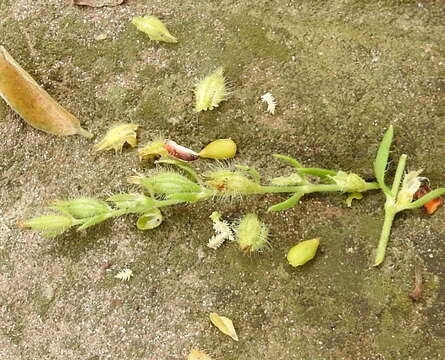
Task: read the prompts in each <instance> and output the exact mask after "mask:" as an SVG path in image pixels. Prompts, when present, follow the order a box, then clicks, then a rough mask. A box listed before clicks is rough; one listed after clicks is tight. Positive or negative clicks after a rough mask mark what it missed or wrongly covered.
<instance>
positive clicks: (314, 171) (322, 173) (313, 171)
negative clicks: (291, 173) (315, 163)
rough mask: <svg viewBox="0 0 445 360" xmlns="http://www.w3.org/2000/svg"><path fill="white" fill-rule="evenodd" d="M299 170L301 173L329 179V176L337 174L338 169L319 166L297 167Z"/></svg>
mask: <svg viewBox="0 0 445 360" xmlns="http://www.w3.org/2000/svg"><path fill="white" fill-rule="evenodd" d="M297 171H298V172H299V173H300V174H306V175H313V176H316V177H319V178H320V179H323V180H325V179H329V176H336V175H337V171H333V170H327V169H318V168H297Z"/></svg>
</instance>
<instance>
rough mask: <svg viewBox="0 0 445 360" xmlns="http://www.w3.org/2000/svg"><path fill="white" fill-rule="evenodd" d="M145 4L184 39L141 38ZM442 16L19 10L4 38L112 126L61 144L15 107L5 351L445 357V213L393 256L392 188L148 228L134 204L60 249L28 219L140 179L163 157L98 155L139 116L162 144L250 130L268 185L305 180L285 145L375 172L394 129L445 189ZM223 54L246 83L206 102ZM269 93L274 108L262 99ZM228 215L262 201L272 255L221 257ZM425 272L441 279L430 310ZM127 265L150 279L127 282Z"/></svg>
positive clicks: (93, 121) (211, 205)
mask: <svg viewBox="0 0 445 360" xmlns="http://www.w3.org/2000/svg"><path fill="white" fill-rule="evenodd" d="M145 14H153V15H156V16H158V17H159V18H161V19H163V20H164V21H165V23H166V24H167V25H168V27H169V29H170V31H171V32H172V33H173V34H174V35H176V36H177V37H178V38H179V42H178V43H177V44H165V43H156V42H152V41H150V40H149V39H148V37H147V36H146V35H145V34H143V33H142V32H139V31H138V30H136V29H135V28H134V27H133V26H132V25H131V24H130V21H131V19H132V18H133V17H134V16H140V15H145ZM444 14H445V3H444V2H442V1H409V0H399V1H390V0H386V1H372V2H371V1H369V2H367V1H359V0H356V1H353V0H344V1H332V2H325V1H308V0H306V1H304V0H300V1H285V0H276V1H270V0H256V1H234V0H221V1H211V0H204V1H194V0H182V1H177V0H150V1H148V0H128V1H127V2H126V4H124V5H120V6H117V7H104V8H98V9H95V8H87V7H79V6H75V5H72V4H69V2H67V1H63V0H50V1H46V0H45V1H44V0H0V44H2V45H3V46H5V47H6V48H7V49H8V50H9V52H10V53H11V55H12V56H13V57H14V58H15V59H16V60H17V61H18V62H19V63H20V64H21V65H22V66H23V68H25V69H26V70H27V71H28V72H29V73H30V74H31V75H32V76H33V77H34V78H35V79H36V80H37V82H38V83H39V84H41V85H42V86H43V87H44V88H45V89H46V90H47V91H48V92H49V93H50V94H51V95H52V96H53V97H54V98H55V99H57V100H58V101H59V102H60V103H61V104H62V105H64V106H65V107H66V108H67V109H69V110H70V111H71V112H73V113H74V114H75V115H76V116H77V117H78V118H79V119H80V120H81V122H82V124H83V126H84V127H85V128H86V129H88V130H89V131H91V132H93V133H94V134H96V139H95V140H93V141H92V140H88V139H84V138H81V137H78V136H70V137H56V136H52V135H48V134H45V133H43V132H41V131H38V130H35V129H33V128H31V127H30V126H29V125H27V124H26V123H25V122H24V121H23V120H22V119H20V117H19V116H18V115H16V114H15V113H14V112H13V111H12V110H10V109H9V107H8V106H7V105H6V103H5V102H3V101H0V138H1V141H0V185H1V186H0V294H1V296H0V319H1V320H0V358H1V359H2V360H3V359H4V360H16V359H17V360H19V359H20V360H22V359H32V360H34V359H65V360H71V359H89V360H102V359H120V360H124V359H125V360H127V359H128V360H130V359H131V360H133V359H144V360H147V359H156V360H161V359H162V360H165V359H172V360H173V359H185V358H186V356H187V354H188V353H189V352H190V350H191V349H192V348H197V349H200V350H202V351H206V352H208V353H209V354H210V355H212V358H214V359H225V360H251V359H257V360H262V359H286V360H287V359H354V360H365V359H369V360H371V359H372V360H377V359H385V360H392V359H413V360H419V359H425V360H426V359H430V360H436V359H443V358H445V351H444V347H443V344H444V332H445V329H444V324H443V319H444V317H445V296H444V295H445V294H444V289H443V276H444V267H443V263H444V260H445V247H444V242H445V227H444V226H443V224H444V219H445V209H444V208H442V209H440V210H439V211H438V212H437V213H436V214H434V215H433V216H428V215H426V214H425V213H424V212H423V211H422V210H420V209H419V210H415V211H410V212H405V213H402V214H400V215H399V216H398V217H397V219H396V221H395V222H394V227H393V233H392V238H391V241H390V244H389V248H388V252H387V258H386V261H385V263H384V264H383V266H381V267H379V268H372V267H371V264H372V256H373V254H372V253H373V250H374V249H375V247H376V243H377V239H378V236H379V232H380V229H381V226H382V222H383V204H384V197H383V195H382V193H380V192H378V191H374V192H369V193H366V194H365V196H364V198H363V200H361V201H357V202H355V203H353V206H352V207H351V208H348V207H347V206H346V205H345V203H344V199H345V197H346V196H345V195H342V194H324V195H318V194H314V195H312V196H307V197H305V198H304V199H303V200H302V202H301V204H300V205H299V206H297V207H295V208H293V209H290V210H287V211H283V212H279V213H267V212H266V209H267V207H268V206H270V205H271V204H274V203H277V202H279V201H280V200H281V201H282V200H284V199H285V197H284V196H280V195H268V196H249V197H244V198H242V199H239V200H234V201H231V202H224V201H221V200H218V199H213V200H212V201H206V202H202V203H198V204H195V205H183V206H174V207H170V208H168V209H165V211H163V213H164V217H165V221H164V223H163V224H162V225H161V226H160V227H158V228H156V229H155V230H152V231H148V232H142V231H139V230H137V228H136V227H135V220H136V218H135V217H132V216H127V217H123V218H119V219H115V220H110V221H108V222H106V223H104V224H102V225H99V226H97V227H95V228H92V229H90V230H88V231H85V232H75V231H71V232H68V233H66V234H64V235H62V236H60V237H57V238H55V239H47V238H44V237H41V236H40V235H39V234H37V233H34V232H32V231H29V230H24V229H20V228H18V227H17V225H16V224H17V222H18V221H20V220H23V219H26V218H29V217H32V216H36V215H37V214H41V213H43V212H44V211H45V210H43V209H44V207H45V206H46V205H48V203H49V202H51V201H53V200H55V199H66V198H72V197H76V196H81V195H82V196H85V195H88V196H92V197H97V198H104V197H106V196H107V194H109V193H118V192H123V191H134V190H135V188H134V187H133V186H132V185H129V184H128V183H127V181H126V178H127V177H128V176H129V175H131V174H132V173H133V169H135V170H137V171H139V172H144V171H146V170H148V169H150V168H151V167H153V164H151V163H150V162H140V161H139V160H138V157H137V156H136V151H134V150H131V149H125V150H124V152H123V153H121V154H114V153H113V152H103V153H95V152H93V151H92V146H93V144H94V143H95V142H96V141H97V138H100V137H101V136H102V135H103V134H104V133H105V132H106V130H107V129H108V128H109V127H110V126H111V125H113V124H115V123H119V122H133V123H136V124H139V125H141V127H142V128H143V129H142V131H141V133H140V134H139V135H140V143H141V144H143V143H145V142H147V141H149V140H150V139H152V138H153V137H155V136H160V135H162V136H164V137H168V138H171V139H174V140H176V141H177V142H179V143H181V144H184V145H186V146H190V147H192V148H194V149H196V150H199V149H200V148H201V147H202V146H203V145H205V144H207V143H208V142H210V141H212V140H214V139H216V138H225V137H231V138H232V139H234V140H235V141H236V143H237V144H238V146H239V153H238V155H237V157H236V162H238V163H241V164H249V165H253V166H255V167H257V168H258V169H259V171H260V172H261V174H262V176H263V181H264V182H265V183H267V179H268V178H270V177H271V176H275V175H276V174H277V173H280V174H286V171H289V170H288V168H285V167H284V166H283V165H282V164H280V163H278V162H277V161H275V160H273V158H272V154H273V153H282V154H288V155H291V156H294V157H297V158H298V159H300V160H301V161H302V162H303V163H304V164H306V165H307V166H312V167H325V168H329V169H343V170H345V171H353V172H355V173H358V174H360V175H361V176H363V177H365V178H366V179H372V178H373V171H372V163H373V159H374V156H375V152H376V149H377V146H378V143H379V141H380V139H381V137H382V135H383V133H384V131H385V129H386V128H387V127H388V126H389V125H390V124H393V125H394V128H395V141H394V145H393V148H392V150H393V151H392V153H391V158H392V160H393V164H394V162H395V161H396V160H397V159H398V157H399V156H400V155H401V154H402V153H406V154H408V155H409V159H408V168H409V169H411V170H412V169H424V173H423V174H424V176H427V177H428V178H429V179H430V182H431V184H432V186H433V187H439V186H442V187H443V186H445V175H444V174H445V171H444V170H445V161H444V159H445V143H444V138H445V121H444V120H445V112H444V106H445V80H444V75H445V56H444V55H445V54H444V48H445V36H444V34H445V26H444V21H443V20H444ZM220 65H222V66H224V67H225V73H226V76H227V78H228V80H229V81H230V84H231V87H232V90H233V92H232V95H231V97H230V99H229V100H228V101H227V102H225V103H223V104H221V106H220V107H219V108H218V109H216V110H214V111H211V112H205V113H199V114H197V113H195V112H194V111H193V101H194V100H193V88H194V85H195V83H196V81H197V80H198V79H199V78H200V77H202V76H203V75H204V74H206V73H207V72H208V71H210V70H212V69H214V68H216V67H217V66H220ZM268 91H270V92H272V94H273V95H274V96H275V98H276V100H277V103H278V106H277V112H276V114H275V115H270V114H267V113H266V112H265V105H264V104H262V103H261V102H260V100H259V97H260V96H261V95H262V94H264V93H265V92H268ZM209 163H211V162H210V161H207V162H206V161H202V160H200V161H199V162H198V163H197V165H196V166H197V167H198V168H199V169H200V170H205V169H206V168H207V167H208V166H209ZM393 174H394V166H392V167H391V169H390V171H389V173H388V178H392V176H393ZM214 210H218V211H220V212H221V213H222V214H223V217H224V218H228V219H231V220H233V219H236V218H238V217H240V216H241V215H242V214H245V213H247V212H256V213H258V214H259V216H260V217H261V218H262V219H263V220H264V221H265V222H266V223H267V224H269V225H270V231H271V238H270V243H271V249H270V250H269V251H266V252H263V253H261V254H257V255H254V256H245V255H243V254H242V253H241V252H240V251H239V249H238V248H237V246H236V244H235V243H227V244H225V245H223V246H222V247H221V248H220V249H218V250H217V251H215V250H212V249H209V248H207V247H206V242H207V240H208V239H209V237H210V236H211V235H212V225H211V221H210V219H209V218H208V216H209V215H210V214H211V213H212V211H214ZM313 237H320V238H321V247H320V249H319V252H318V254H317V256H316V258H315V259H314V260H313V261H311V262H310V263H308V264H307V265H305V266H304V267H301V268H296V269H295V268H291V267H290V266H289V265H288V264H287V261H286V259H285V255H286V253H287V251H288V249H289V248H290V247H291V246H293V245H294V244H296V243H297V242H299V241H301V240H305V239H310V238H313ZM416 266H418V267H420V268H421V270H422V275H423V279H424V290H423V294H422V298H421V300H419V301H418V302H415V303H414V302H412V300H411V299H410V298H409V297H408V295H409V294H410V292H411V291H412V289H413V287H414V269H415V267H416ZM126 267H128V268H130V269H132V270H133V272H134V277H133V278H132V279H131V280H130V281H128V282H121V281H120V280H118V279H115V278H114V275H115V274H116V273H117V272H118V271H120V270H121V269H123V268H126ZM441 282H442V284H441ZM210 312H217V313H219V314H221V315H225V316H227V317H229V318H231V319H232V320H233V322H234V324H235V327H236V329H237V332H238V337H239V341H238V342H235V341H233V340H232V339H230V338H229V337H227V336H225V335H223V334H221V333H220V332H218V330H217V329H216V328H215V327H213V326H212V325H211V324H210V322H209V319H208V314H209V313H210Z"/></svg>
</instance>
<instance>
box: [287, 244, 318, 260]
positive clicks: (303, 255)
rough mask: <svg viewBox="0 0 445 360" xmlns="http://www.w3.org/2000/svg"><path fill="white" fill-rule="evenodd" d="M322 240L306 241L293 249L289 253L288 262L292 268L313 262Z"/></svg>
mask: <svg viewBox="0 0 445 360" xmlns="http://www.w3.org/2000/svg"><path fill="white" fill-rule="evenodd" d="M319 244H320V238H315V239H312V240H306V241H302V242H300V243H298V244H297V245H295V246H294V247H292V248H291V249H290V250H289V252H288V253H287V261H289V264H291V265H292V266H300V265H304V264H306V263H307V262H308V261H309V260H312V259H313V258H314V256H315V254H316V252H317V249H318V245H319Z"/></svg>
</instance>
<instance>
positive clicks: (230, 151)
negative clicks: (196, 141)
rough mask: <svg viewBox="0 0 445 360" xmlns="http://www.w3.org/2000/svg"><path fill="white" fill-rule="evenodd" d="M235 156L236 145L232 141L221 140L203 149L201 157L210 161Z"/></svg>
mask: <svg viewBox="0 0 445 360" xmlns="http://www.w3.org/2000/svg"><path fill="white" fill-rule="evenodd" d="M235 154H236V144H235V142H234V141H233V140H232V139H219V140H215V141H213V142H211V143H210V144H208V145H207V146H206V147H205V148H204V149H202V150H201V152H200V153H199V156H200V157H203V158H208V159H230V158H233V157H234V156H235Z"/></svg>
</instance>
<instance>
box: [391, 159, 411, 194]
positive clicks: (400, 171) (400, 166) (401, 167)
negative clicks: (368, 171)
mask: <svg viewBox="0 0 445 360" xmlns="http://www.w3.org/2000/svg"><path fill="white" fill-rule="evenodd" d="M407 157H408V156H407V155H406V154H403V155H402V156H400V159H399V163H398V164H397V170H396V175H395V177H394V181H393V183H392V188H391V193H392V196H393V197H394V198H395V197H396V196H397V193H398V192H399V187H400V182H401V181H402V176H403V172H404V171H405V165H406V158H407Z"/></svg>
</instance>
